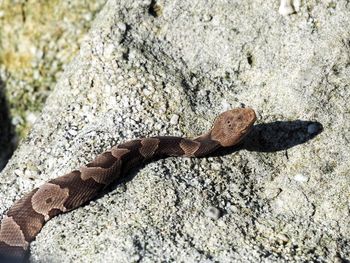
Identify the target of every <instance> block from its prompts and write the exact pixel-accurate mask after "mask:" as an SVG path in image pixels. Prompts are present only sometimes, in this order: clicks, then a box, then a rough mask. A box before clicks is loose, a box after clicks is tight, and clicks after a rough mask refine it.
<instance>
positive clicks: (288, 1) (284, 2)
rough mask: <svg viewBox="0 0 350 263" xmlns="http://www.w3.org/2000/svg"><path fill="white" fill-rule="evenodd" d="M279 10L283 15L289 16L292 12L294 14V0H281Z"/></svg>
mask: <svg viewBox="0 0 350 263" xmlns="http://www.w3.org/2000/svg"><path fill="white" fill-rule="evenodd" d="M278 12H279V13H280V14H281V15H282V16H287V15H290V14H293V13H294V12H295V10H294V7H293V5H292V0H281V4H280V7H279V9H278Z"/></svg>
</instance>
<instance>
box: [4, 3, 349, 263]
mask: <svg viewBox="0 0 350 263" xmlns="http://www.w3.org/2000/svg"><path fill="white" fill-rule="evenodd" d="M348 5H349V4H348V3H347V1H337V2H336V3H333V2H322V3H320V2H316V1H308V3H303V4H302V6H301V7H300V9H299V11H298V12H297V13H295V14H292V15H289V16H285V17H283V16H281V15H280V14H279V13H278V8H279V3H277V2H276V3H275V2H269V1H244V2H243V1H215V2H212V3H208V2H203V1H183V2H181V3H180V2H178V1H159V2H158V1H152V2H151V1H123V2H122V3H121V2H120V1H109V2H108V3H107V4H106V6H105V7H104V9H103V10H102V11H101V13H100V14H99V15H98V17H97V19H96V20H95V24H94V27H93V29H92V30H91V32H90V34H89V35H87V36H86V40H85V41H84V43H83V45H82V47H81V50H80V53H79V54H78V55H77V57H76V58H75V59H74V60H73V62H72V63H71V64H69V65H68V66H67V67H66V70H65V72H64V73H63V74H62V76H61V77H60V80H59V82H58V84H57V86H56V88H55V89H54V91H53V93H52V94H51V96H50V97H49V99H48V101H47V103H46V106H45V108H44V109H43V112H42V114H41V115H40V117H39V119H38V121H37V122H36V124H35V126H34V127H33V130H32V132H31V133H30V135H29V136H28V137H27V138H26V140H25V141H24V142H23V143H22V144H21V145H20V147H19V149H18V150H17V151H16V153H15V155H14V157H13V158H12V159H11V160H10V162H9V164H8V165H7V167H6V168H5V169H4V170H3V172H2V173H1V175H0V182H1V186H0V187H1V191H0V213H1V214H2V213H3V212H5V211H6V209H7V208H8V207H9V206H10V205H11V204H12V203H13V201H14V200H15V199H17V198H19V197H20V196H21V195H22V194H23V193H24V192H26V191H28V190H30V189H32V188H33V187H34V186H37V185H40V184H41V183H42V182H44V181H46V180H48V179H49V178H53V177H56V176H59V175H62V174H63V173H65V172H68V171H70V170H72V169H74V168H76V167H79V165H81V164H83V163H85V162H87V161H88V160H91V159H92V158H93V157H94V156H95V155H96V154H97V153H100V152H102V151H104V150H105V149H107V148H109V147H110V146H112V145H114V144H116V143H118V142H121V141H124V140H126V139H131V138H136V137H139V136H148V135H166V134H172V135H183V136H192V135H197V134H199V133H201V132H203V131H205V130H207V129H208V128H209V125H210V123H211V121H212V120H213V118H214V117H215V115H216V114H217V113H219V112H221V111H222V110H224V109H226V108H229V107H237V106H240V105H241V104H245V105H247V106H250V107H253V108H254V109H255V110H256V111H257V113H258V125H257V126H256V128H255V130H254V131H253V133H252V134H251V135H250V137H248V138H247V141H246V142H245V144H244V145H243V146H242V147H241V150H239V151H230V152H225V153H221V154H219V155H218V156H212V157H209V158H203V159H186V158H184V159H179V158H168V159H166V160H160V161H157V162H154V163H152V164H149V165H147V166H146V167H144V168H142V169H140V170H139V171H135V172H134V174H132V175H131V177H133V178H132V180H129V181H127V182H125V183H122V184H120V185H118V186H114V187H113V188H112V189H110V191H108V192H107V193H106V194H105V195H104V196H103V197H101V198H99V199H97V200H94V201H92V202H91V203H90V204H88V205H86V206H84V207H82V208H80V209H77V210H75V211H73V212H71V213H68V214H66V215H62V216H59V217H57V218H55V219H53V220H51V221H49V222H48V223H47V224H46V226H45V227H44V229H43V230H42V231H41V233H40V234H39V235H38V237H37V239H36V241H35V242H33V243H32V246H31V261H32V262H154V261H162V260H163V261H176V262H182V261H186V262H232V261H238V262H240V261H242V262H247V261H252V262H284V261H288V262H289V261H292V262H304V261H321V262H331V261H333V262H342V260H346V259H347V260H349V257H350V248H349V247H350V243H349V242H350V241H349V236H350V225H349V224H350V223H349V220H348V218H349V195H350V189H349V188H350V177H349V150H348V142H349V139H350V138H349V133H348V131H349V128H350V127H349V126H350V116H349V114H350V109H349V106H348V101H349V99H350V98H349V97H350V93H349V84H350V80H349V78H348V76H349V75H350V57H349V56H350V33H349V28H350V27H349V26H350V20H349V17H350V9H349V6H348ZM297 120H299V121H297ZM303 121H312V122H313V123H308V122H303ZM320 125H322V126H323V132H321V129H320ZM318 133H319V134H318ZM316 134H318V135H317V136H315V135H316Z"/></svg>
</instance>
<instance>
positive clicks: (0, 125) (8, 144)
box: [0, 79, 15, 171]
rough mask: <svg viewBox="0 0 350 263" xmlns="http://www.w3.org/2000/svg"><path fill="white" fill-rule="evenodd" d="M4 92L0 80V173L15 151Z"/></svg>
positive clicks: (12, 130) (13, 134) (2, 83)
mask: <svg viewBox="0 0 350 263" xmlns="http://www.w3.org/2000/svg"><path fill="white" fill-rule="evenodd" d="M5 91H6V85H5V82H3V81H2V80H1V79H0V171H1V170H2V169H3V168H4V167H5V165H6V163H7V162H8V160H9V159H10V157H11V156H12V153H13V151H14V149H15V133H14V127H13V125H12V123H11V117H10V110H9V106H8V102H7V99H6V92H5Z"/></svg>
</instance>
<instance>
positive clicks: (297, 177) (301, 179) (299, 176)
mask: <svg viewBox="0 0 350 263" xmlns="http://www.w3.org/2000/svg"><path fill="white" fill-rule="evenodd" d="M294 180H295V181H297V182H301V183H305V182H307V181H309V177H307V176H305V175H303V174H297V175H295V176H294Z"/></svg>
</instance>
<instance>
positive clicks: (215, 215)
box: [205, 206, 221, 220]
mask: <svg viewBox="0 0 350 263" xmlns="http://www.w3.org/2000/svg"><path fill="white" fill-rule="evenodd" d="M205 214H206V215H207V217H209V218H211V219H214V220H217V219H219V218H220V215H221V212H220V210H219V209H217V208H216V207H214V206H210V207H208V209H207V211H206V213H205Z"/></svg>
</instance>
